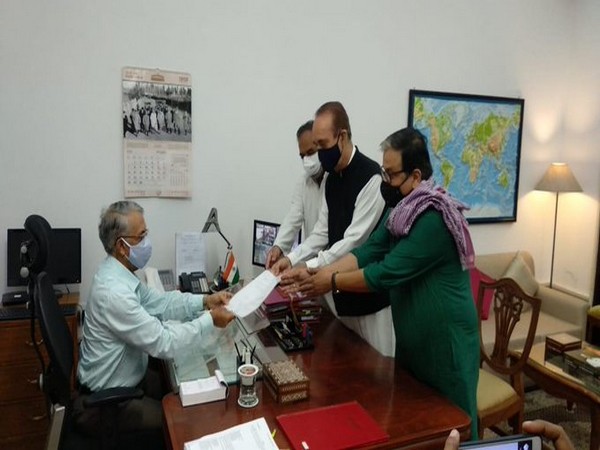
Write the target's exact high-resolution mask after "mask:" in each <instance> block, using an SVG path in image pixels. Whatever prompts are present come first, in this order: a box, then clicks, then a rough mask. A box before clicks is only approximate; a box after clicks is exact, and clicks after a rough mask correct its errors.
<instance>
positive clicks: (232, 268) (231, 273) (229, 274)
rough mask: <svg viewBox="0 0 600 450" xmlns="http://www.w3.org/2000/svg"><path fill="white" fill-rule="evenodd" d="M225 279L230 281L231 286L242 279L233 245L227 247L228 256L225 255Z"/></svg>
mask: <svg viewBox="0 0 600 450" xmlns="http://www.w3.org/2000/svg"><path fill="white" fill-rule="evenodd" d="M223 279H224V280H225V281H226V282H227V283H229V286H233V285H234V284H236V283H237V282H238V281H240V271H239V270H238V266H237V262H236V261H235V256H234V255H233V251H232V249H231V247H229V248H228V249H227V256H226V257H225V270H223Z"/></svg>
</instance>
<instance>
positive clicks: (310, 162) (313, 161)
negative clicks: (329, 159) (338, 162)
mask: <svg viewBox="0 0 600 450" xmlns="http://www.w3.org/2000/svg"><path fill="white" fill-rule="evenodd" d="M302 165H303V166H304V171H305V172H306V175H308V176H309V177H313V178H316V177H318V176H319V175H320V174H321V172H322V171H323V167H321V161H319V154H318V153H314V154H312V155H310V156H305V157H304V158H302Z"/></svg>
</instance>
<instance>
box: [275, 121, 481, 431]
mask: <svg viewBox="0 0 600 450" xmlns="http://www.w3.org/2000/svg"><path fill="white" fill-rule="evenodd" d="M382 148H383V151H384V154H383V165H382V178H383V182H382V188H381V190H382V195H383V196H384V199H385V200H386V203H387V204H388V206H389V207H390V208H389V209H388V211H387V212H386V215H385V217H384V220H382V221H381V223H380V225H379V227H378V228H377V229H376V230H375V231H374V232H373V234H372V235H371V236H370V238H369V239H368V241H367V242H365V243H364V244H363V245H362V246H360V247H358V248H356V249H355V250H353V251H352V252H351V253H350V254H348V255H346V256H345V257H343V258H341V259H340V260H338V261H337V262H335V263H333V264H331V265H329V266H327V267H324V268H321V269H320V270H318V271H317V272H312V273H310V274H311V276H310V277H307V274H306V273H305V274H304V276H299V275H298V272H296V273H295V275H294V278H293V281H294V282H296V283H297V284H298V288H297V290H298V291H300V292H302V293H303V294H306V295H320V294H323V293H325V292H328V291H330V290H332V291H333V292H334V294H335V293H336V292H339V291H354V292H367V291H382V290H387V291H389V292H390V301H391V306H392V316H393V321H394V330H395V333H396V359H397V360H398V361H399V363H400V364H401V365H402V366H403V367H404V368H406V369H407V370H409V371H410V372H411V373H412V374H413V375H414V376H415V377H416V378H418V379H419V380H421V381H423V382H425V383H426V384H428V385H430V386H432V387H434V388H436V389H437V390H438V391H440V392H441V393H442V394H443V395H444V396H446V397H447V398H448V399H449V400H451V401H452V402H453V403H454V404H456V405H457V406H459V407H460V408H462V409H463V410H464V411H465V412H467V413H468V414H469V415H470V416H471V420H472V426H471V435H472V437H473V439H476V438H477V381H478V375H479V331H478V319H477V312H476V309H475V306H474V302H473V298H472V294H471V287H470V281H469V274H468V271H467V270H466V269H467V268H470V267H472V266H473V259H474V255H473V248H472V245H471V240H470V236H469V233H468V230H467V226H466V220H465V219H464V217H463V216H462V212H461V211H462V209H463V208H464V206H463V205H461V204H460V203H458V202H457V201H456V200H453V199H452V198H451V197H449V196H448V195H447V194H446V193H445V192H443V191H442V190H440V189H437V188H435V186H434V185H433V181H432V180H430V177H431V175H432V169H431V163H430V160H429V153H428V151H427V146H426V141H425V138H424V137H423V135H422V134H421V133H420V132H418V131H417V130H414V129H412V128H405V129H403V130H400V131H398V132H396V133H394V134H392V135H391V136H389V137H388V138H387V139H386V140H385V141H384V142H383V144H382ZM299 280H301V281H299ZM286 281H287V282H290V279H286V276H285V275H284V276H283V277H282V282H283V283H285V282H286ZM298 282H299V283H298Z"/></svg>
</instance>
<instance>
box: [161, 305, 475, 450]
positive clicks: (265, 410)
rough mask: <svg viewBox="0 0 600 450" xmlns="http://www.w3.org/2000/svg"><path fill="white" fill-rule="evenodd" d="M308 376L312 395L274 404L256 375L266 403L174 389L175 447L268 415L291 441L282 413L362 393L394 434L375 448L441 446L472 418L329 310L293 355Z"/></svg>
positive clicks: (168, 401)
mask: <svg viewBox="0 0 600 450" xmlns="http://www.w3.org/2000/svg"><path fill="white" fill-rule="evenodd" d="M290 359H292V360H294V361H295V362H296V363H297V364H298V366H299V367H301V368H302V370H303V371H304V372H305V373H306V375H308V377H309V378H310V399H309V400H305V401H300V402H298V403H292V404H286V405H280V404H277V403H275V401H274V400H273V398H272V396H271V395H270V393H269V392H268V391H267V389H266V387H265V386H263V382H262V381H259V382H258V395H259V399H260V403H259V404H258V406H257V407H255V408H252V409H243V408H241V407H239V406H238V405H237V397H238V388H237V386H232V387H231V389H230V393H229V398H227V399H226V400H225V401H219V402H214V403H208V404H203V405H196V406H188V407H187V408H183V407H182V406H181V401H180V400H179V397H178V396H177V395H176V394H169V395H167V396H166V397H164V399H163V402H162V404H163V411H164V416H165V417H164V420H165V424H166V427H165V429H166V431H167V437H168V439H169V440H170V444H171V448H172V449H173V450H182V449H183V445H184V443H185V442H187V441H191V440H193V439H197V438H199V437H201V436H204V435H206V434H210V433H214V432H217V431H220V430H223V429H226V428H229V427H231V426H234V425H237V424H239V423H244V422H247V421H250V420H253V419H256V418H259V417H265V419H266V421H267V423H268V425H269V427H270V428H271V429H274V428H277V429H278V431H277V434H276V436H275V440H276V442H277V444H278V446H279V447H280V448H289V447H290V446H289V443H288V442H287V440H286V439H285V435H284V433H283V430H281V429H279V427H278V425H277V421H276V419H275V418H276V416H278V415H280V414H284V413H289V412H294V411H301V410H305V409H310V408H315V407H319V406H325V405H332V404H336V403H343V402H348V401H351V400H357V401H358V402H359V403H360V404H361V405H362V406H363V407H364V408H365V409H366V410H367V411H368V412H369V414H370V415H371V416H372V417H373V419H374V420H375V421H376V422H377V423H378V424H379V425H380V426H381V427H382V428H383V429H384V430H386V431H387V433H388V434H389V435H390V440H389V441H388V442H386V443H384V444H380V445H378V446H377V447H370V448H387V449H391V448H402V449H416V448H419V449H423V450H427V449H431V450H434V449H435V450H439V449H441V448H443V447H444V441H445V440H446V438H447V437H448V434H449V433H450V430H452V428H456V429H458V430H459V431H460V432H461V434H462V436H463V437H468V436H469V434H470V423H471V420H470V418H469V416H467V414H465V413H464V412H463V411H462V410H460V409H459V408H457V407H456V406H454V405H452V404H451V403H450V402H449V401H448V400H446V399H444V398H443V397H441V395H440V394H438V393H437V392H436V391H434V390H433V389H431V388H429V387H427V386H425V385H423V384H422V383H420V382H418V381H416V380H415V379H414V378H412V377H411V376H410V375H409V374H408V373H407V372H405V371H403V370H401V369H399V368H396V367H395V364H394V359H393V358H388V357H385V356H382V355H381V354H380V353H378V352H377V351H376V350H374V349H373V348H372V347H371V346H370V345H368V344H367V343H366V342H365V341H363V340H362V339H361V338H360V337H358V336H357V335H356V334H354V333H353V332H351V331H350V330H348V329H347V328H345V327H344V326H343V325H342V324H341V322H339V321H338V320H336V319H334V318H333V317H332V316H331V315H329V314H326V315H325V316H324V317H323V318H322V322H321V323H320V324H319V325H317V326H316V327H315V350H314V351H306V352H297V353H295V354H291V355H290Z"/></svg>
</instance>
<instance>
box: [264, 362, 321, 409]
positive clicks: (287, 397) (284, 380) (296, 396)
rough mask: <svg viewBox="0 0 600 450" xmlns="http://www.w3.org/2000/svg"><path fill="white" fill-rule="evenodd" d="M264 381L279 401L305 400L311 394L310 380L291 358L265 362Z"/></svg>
mask: <svg viewBox="0 0 600 450" xmlns="http://www.w3.org/2000/svg"><path fill="white" fill-rule="evenodd" d="M263 381H264V384H265V386H267V389H268V390H269V392H270V393H271V395H273V398H274V399H275V400H276V401H277V403H291V402H295V401H298V400H305V399H308V397H309V395H310V389H309V388H310V380H309V379H308V377H307V376H306V375H305V374H304V372H302V370H300V368H299V367H298V366H297V365H296V364H295V363H294V362H293V361H290V360H287V361H278V362H272V363H269V364H265V366H264V367H263Z"/></svg>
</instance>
